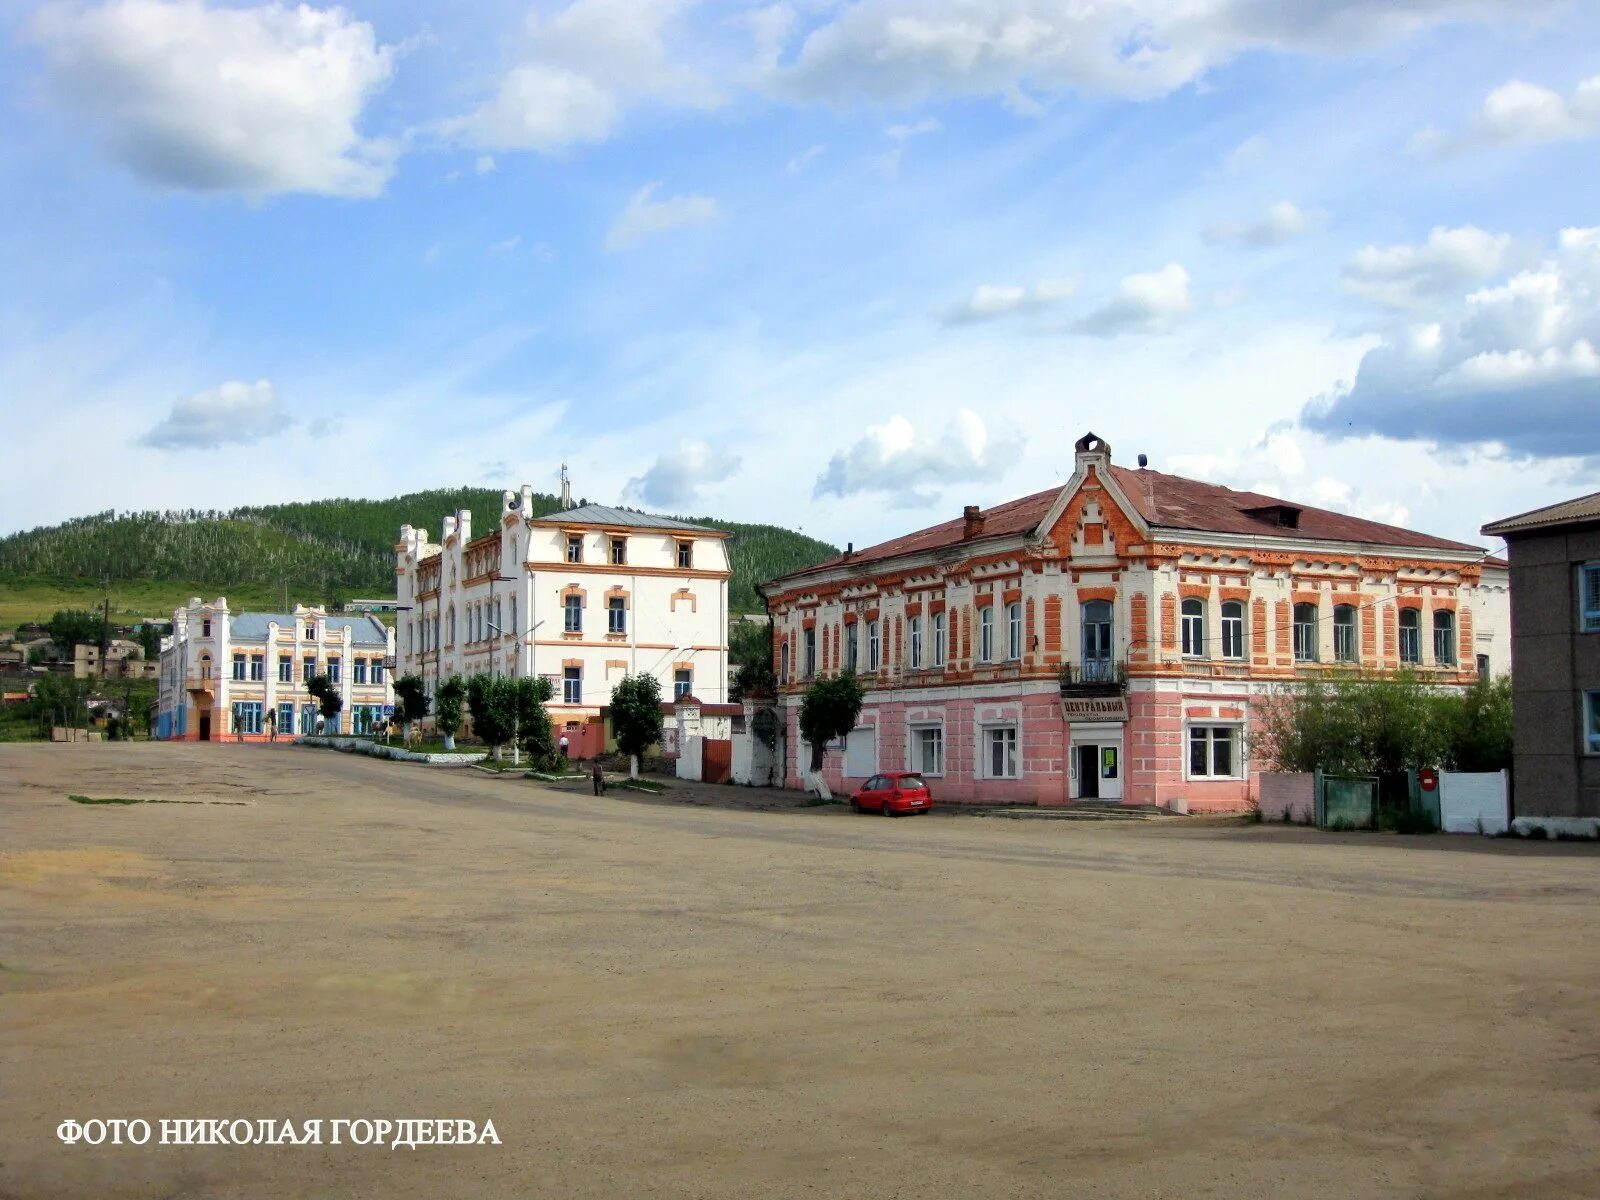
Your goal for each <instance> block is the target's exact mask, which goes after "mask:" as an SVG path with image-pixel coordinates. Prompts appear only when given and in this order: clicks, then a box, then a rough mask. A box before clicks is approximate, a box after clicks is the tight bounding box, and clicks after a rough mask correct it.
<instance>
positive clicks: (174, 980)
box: [0, 744, 1600, 1200]
mask: <svg viewBox="0 0 1600 1200" xmlns="http://www.w3.org/2000/svg"><path fill="white" fill-rule="evenodd" d="M68 793H81V794H85V795H89V796H93V797H131V798H139V799H145V800H185V801H195V800H200V801H226V802H229V803H181V804H179V803H170V804H150V803H146V804H138V805H132V806H109V805H107V806H85V805H80V804H76V803H72V802H70V801H69V800H68V799H67V795H68ZM0 963H3V968H0V990H3V998H0V1196H6V1197H28V1198H30V1200H31V1198H34V1197H91V1196H92V1197H113V1196H137V1197H252V1198H255V1197H287V1196H294V1197H301V1196H303V1197H317V1198H319V1200H320V1198H323V1197H330V1196H341V1197H343V1196H351V1197H355V1196H360V1197H391V1196H394V1197H426V1198H428V1200H436V1198H440V1197H543V1196H586V1197H608V1198H609V1197H632V1196H696V1197H722V1196H726V1197H757V1196H760V1197H791V1196H793V1197H800V1196H804V1197H832V1196H850V1197H868V1196H870V1197H896V1196H897V1197H921V1196H940V1197H988V1196H995V1197H1025V1196H1041V1197H1045V1196H1048V1197H1089V1196H1096V1197H1152V1196H1171V1197H1185V1198H1191V1197H1200V1196H1218V1197H1222V1196H1226V1197H1230V1198H1239V1197H1256V1196H1262V1197H1315V1198H1316V1200H1345V1198H1350V1197H1384V1198H1390V1197H1411V1196H1415V1197H1447V1196H1448V1197H1460V1196H1472V1197H1495V1196H1504V1197H1519V1198H1523V1197H1537V1196H1571V1197H1578V1196H1583V1197H1592V1196H1595V1195H1597V1194H1600V855H1597V853H1596V852H1595V851H1594V850H1593V849H1592V848H1588V847H1582V846H1574V845H1565V844H1543V845H1536V844H1527V843H1515V844H1513V843H1506V842H1486V841H1481V840H1477V839H1466V838H1456V839H1445V838H1442V837H1435V838H1423V839H1401V838H1394V837H1378V836H1362V835H1340V836H1335V835H1320V834H1316V833H1312V832H1309V831H1303V830H1290V829H1280V828H1272V827H1253V828H1217V827H1210V828H1192V827H1178V828H1172V827H1162V828H1150V827H1146V826H1135V827H1131V828H1130V827H1123V826H1114V825H1107V826H1097V825H1080V824H1057V823H1046V822H1009V821H999V820H976V819H965V818H961V819H958V818H943V819H941V818H939V817H933V818H916V819H912V820H900V821H886V820H882V819H879V818H873V817H851V816H849V815H847V814H845V813H844V812H842V811H840V810H833V809H830V810H804V811H796V812H759V811H722V810H717V809H706V808H686V807H677V806H669V805H662V804H659V803H641V802H636V801H633V800H630V799H627V798H624V797H622V796H619V795H617V794H616V793H613V794H612V795H611V796H610V797H607V798H605V799H602V800H593V799H591V798H589V797H586V796H582V795H570V794H558V793H554V792H552V791H550V790H548V789H544V788H541V787H539V786H536V785H533V784H530V783H527V782H525V781H521V780H500V779H493V778H488V777H486V776H483V775H479V774H476V773H470V772H464V771H460V770H449V771H446V770H438V769H433V770H429V769H424V768H416V767H409V766H402V765H399V764H389V763H380V762H375V761H371V760H366V759H356V758H353V757H350V756H346V755H339V754H332V753H328V752H318V751H307V750H296V749H285V748H266V747H255V746H220V745H219V746H206V747H199V746H188V747H183V746H163V745H137V744H136V745H84V746H29V747H0ZM91 1117H99V1118H110V1117H125V1118H134V1117H142V1118H144V1119H146V1120H149V1121H151V1122H152V1124H155V1123H156V1122H157V1121H158V1119H159V1118H162V1117H225V1118H235V1117H248V1118H266V1117H270V1118H278V1119H281V1118H289V1117H292V1118H295V1119H296V1120H305V1119H307V1118H323V1119H324V1120H331V1119H333V1118H358V1117H387V1118H397V1117H457V1118H468V1119H472V1120H474V1121H476V1122H478V1123H480V1124H481V1123H482V1122H483V1121H484V1120H485V1119H492V1120H493V1122H494V1124H495V1127H496V1131H497V1133H498V1135H499V1137H500V1139H501V1141H502V1142H503V1144H502V1145H500V1146H492V1145H484V1146H473V1147H438V1146H434V1147H425V1148H418V1149H389V1148H383V1149H377V1148H372V1147H361V1146H350V1145H341V1146H330V1145H321V1146H305V1147H293V1146H254V1147H242V1148H241V1147H233V1146H212V1147H180V1146H159V1145H156V1144H154V1140H152V1144H149V1145H146V1146H143V1147H137V1146H121V1147H113V1146H100V1147H97V1148H96V1147H86V1146H83V1145H77V1146H71V1147H68V1146H62V1145H61V1144H59V1142H58V1141H57V1139H56V1136H55V1129H56V1127H57V1125H58V1123H60V1122H61V1121H62V1120H64V1119H68V1118H76V1119H79V1120H83V1119H87V1118H91Z"/></svg>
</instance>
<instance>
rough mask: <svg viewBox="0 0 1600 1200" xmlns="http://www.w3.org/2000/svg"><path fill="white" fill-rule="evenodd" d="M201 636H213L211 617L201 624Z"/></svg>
mask: <svg viewBox="0 0 1600 1200" xmlns="http://www.w3.org/2000/svg"><path fill="white" fill-rule="evenodd" d="M200 636H201V637H210V636H211V619H210V618H209V617H207V618H206V619H205V620H204V621H201V622H200Z"/></svg>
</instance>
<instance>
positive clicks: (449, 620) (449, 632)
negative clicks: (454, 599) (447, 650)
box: [444, 604, 456, 646]
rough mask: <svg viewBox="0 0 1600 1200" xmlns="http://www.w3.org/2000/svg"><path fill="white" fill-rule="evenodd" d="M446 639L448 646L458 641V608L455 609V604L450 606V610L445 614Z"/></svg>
mask: <svg viewBox="0 0 1600 1200" xmlns="http://www.w3.org/2000/svg"><path fill="white" fill-rule="evenodd" d="M444 641H445V645H447V646H453V645H455V641H456V609H455V605H453V604H452V605H451V606H450V608H449V610H448V611H447V612H446V614H445V622H444Z"/></svg>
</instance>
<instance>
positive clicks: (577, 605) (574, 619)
mask: <svg viewBox="0 0 1600 1200" xmlns="http://www.w3.org/2000/svg"><path fill="white" fill-rule="evenodd" d="M561 630H562V632H563V633H582V632H583V597H582V596H578V595H574V594H571V593H569V594H568V595H565V596H563V597H561Z"/></svg>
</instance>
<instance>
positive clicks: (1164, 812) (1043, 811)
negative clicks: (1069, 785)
mask: <svg viewBox="0 0 1600 1200" xmlns="http://www.w3.org/2000/svg"><path fill="white" fill-rule="evenodd" d="M978 815H979V816H982V817H1008V818H1010V819H1011V820H1014V821H1163V820H1180V819H1181V818H1180V817H1179V815H1178V814H1177V813H1174V812H1173V811H1172V810H1171V809H1166V808H1162V807H1160V806H1159V805H1155V804H1122V803H1120V802H1118V801H1116V800H1075V801H1073V803H1071V804H1065V805H1061V806H1059V807H1057V806H1055V805H1046V806H1041V807H1036V808H984V809H979V810H978Z"/></svg>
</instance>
